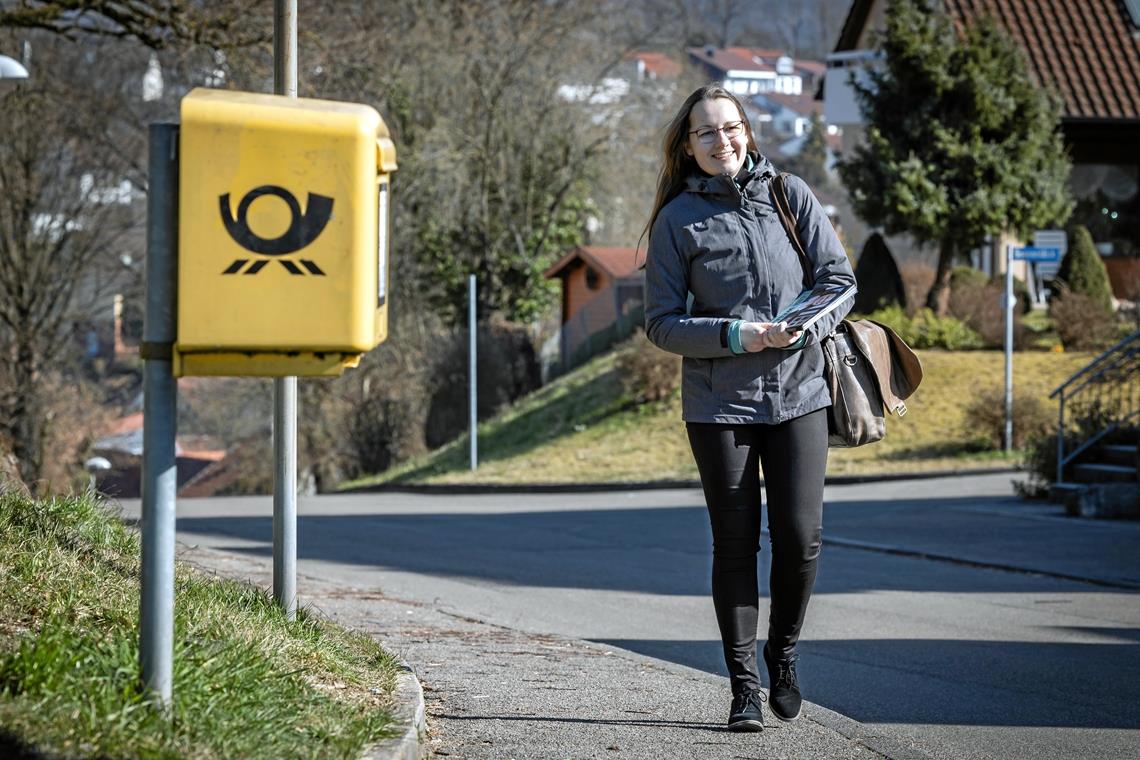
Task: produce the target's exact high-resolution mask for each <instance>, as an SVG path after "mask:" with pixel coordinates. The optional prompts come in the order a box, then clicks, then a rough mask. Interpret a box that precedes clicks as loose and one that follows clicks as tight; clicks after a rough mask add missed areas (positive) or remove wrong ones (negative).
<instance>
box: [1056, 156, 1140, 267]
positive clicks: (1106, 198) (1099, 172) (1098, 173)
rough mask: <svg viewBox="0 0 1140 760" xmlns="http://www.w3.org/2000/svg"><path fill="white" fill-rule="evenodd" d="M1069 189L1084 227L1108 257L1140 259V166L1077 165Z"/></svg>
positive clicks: (1073, 221)
mask: <svg viewBox="0 0 1140 760" xmlns="http://www.w3.org/2000/svg"><path fill="white" fill-rule="evenodd" d="M1069 189H1070V190H1071V191H1072V194H1073V199H1074V200H1075V201H1076V204H1077V205H1076V207H1075V208H1074V209H1073V216H1072V218H1071V219H1070V220H1069V224H1083V225H1084V226H1086V227H1088V229H1089V232H1090V233H1092V237H1093V240H1094V241H1095V242H1096V244H1097V248H1099V249H1100V250H1101V252H1102V253H1104V254H1106V255H1113V256H1140V192H1138V190H1140V166H1136V165H1131V166H1130V165H1127V164H1074V165H1073V172H1072V174H1070V175H1069Z"/></svg>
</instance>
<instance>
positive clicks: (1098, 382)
mask: <svg viewBox="0 0 1140 760" xmlns="http://www.w3.org/2000/svg"><path fill="white" fill-rule="evenodd" d="M1078 380H1082V382H1081V383H1079V384H1077V385H1076V386H1075V387H1072V388H1070V386H1073V384H1074V383H1076V382H1077V381H1078ZM1054 397H1059V398H1058V411H1057V414H1058V422H1057V482H1058V483H1063V482H1064V480H1065V465H1067V464H1069V463H1070V462H1072V461H1073V460H1074V459H1076V458H1077V457H1078V456H1080V455H1081V454H1083V453H1084V452H1085V451H1088V450H1089V449H1090V448H1092V447H1093V446H1094V445H1095V444H1096V443H1098V442H1099V441H1101V440H1103V439H1104V438H1105V437H1106V436H1108V435H1109V434H1111V433H1113V432H1115V431H1117V430H1119V429H1121V428H1122V427H1125V426H1126V425H1130V424H1133V421H1134V420H1140V330H1138V331H1136V332H1134V333H1132V334H1131V335H1129V336H1128V337H1127V338H1125V339H1124V340H1122V341H1120V342H1118V343H1117V344H1116V345H1114V346H1112V347H1111V348H1109V349H1108V350H1107V351H1104V352H1103V353H1101V354H1100V355H1099V356H1097V357H1096V358H1095V359H1093V360H1092V361H1091V362H1089V363H1088V364H1087V365H1085V366H1084V367H1083V368H1081V369H1080V370H1078V371H1077V372H1075V373H1073V375H1072V376H1071V377H1069V379H1068V380H1066V381H1065V382H1064V383H1062V384H1061V385H1060V386H1058V387H1057V389H1056V390H1054V391H1053V392H1052V393H1050V394H1049V398H1054ZM1066 402H1068V403H1066ZM1082 402H1083V405H1082ZM1073 407H1077V408H1078V409H1079V410H1080V411H1082V412H1083V415H1082V416H1080V417H1079V418H1078V423H1077V424H1081V423H1083V424H1086V425H1087V424H1089V423H1095V424H1094V427H1095V428H1096V429H1094V430H1085V431H1083V432H1084V433H1085V438H1084V440H1083V441H1075V442H1074V445H1073V448H1072V450H1071V451H1070V452H1069V453H1068V454H1067V455H1066V453H1065V415H1066V411H1067V410H1071V409H1072V408H1073Z"/></svg>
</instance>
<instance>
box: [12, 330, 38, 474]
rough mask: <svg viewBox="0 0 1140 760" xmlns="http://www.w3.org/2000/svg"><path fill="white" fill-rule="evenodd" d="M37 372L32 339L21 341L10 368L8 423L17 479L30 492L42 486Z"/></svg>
mask: <svg viewBox="0 0 1140 760" xmlns="http://www.w3.org/2000/svg"><path fill="white" fill-rule="evenodd" d="M38 374H39V373H38V372H37V368H36V352H35V349H34V348H33V347H32V344H31V341H26V340H20V341H19V344H18V345H17V347H16V363H15V366H14V367H13V368H12V375H13V379H14V381H15V382H14V385H15V389H14V395H15V405H14V408H13V410H12V422H11V423H10V424H11V427H10V430H11V434H12V454H13V456H15V457H16V461H17V463H18V467H19V471H20V478H21V479H22V480H23V481H24V483H25V484H26V485H27V487H28V488H29V489H30V490H31V492H32V493H33V494H35V493H39V491H40V489H41V487H42V483H41V482H40V479H41V477H42V475H43V452H44V446H43V437H44V415H43V409H42V404H41V403H40V395H39V391H38V389H37V387H36V382H37V380H38V377H37V375H38Z"/></svg>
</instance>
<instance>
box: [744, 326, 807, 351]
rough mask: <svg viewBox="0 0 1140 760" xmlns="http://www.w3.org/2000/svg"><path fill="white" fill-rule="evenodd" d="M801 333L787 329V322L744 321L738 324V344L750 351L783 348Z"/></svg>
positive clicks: (793, 341) (794, 340)
mask: <svg viewBox="0 0 1140 760" xmlns="http://www.w3.org/2000/svg"><path fill="white" fill-rule="evenodd" d="M802 334H803V331H802V330H789V329H788V323H787V322H776V323H772V322H745V323H744V324H742V325H741V326H740V345H742V346H743V347H744V350H745V351H750V352H754V351H763V350H764V349H765V348H785V347H787V346H790V345H792V344H793V343H795V342H796V341H797V340H799V339H800V336H801V335H802Z"/></svg>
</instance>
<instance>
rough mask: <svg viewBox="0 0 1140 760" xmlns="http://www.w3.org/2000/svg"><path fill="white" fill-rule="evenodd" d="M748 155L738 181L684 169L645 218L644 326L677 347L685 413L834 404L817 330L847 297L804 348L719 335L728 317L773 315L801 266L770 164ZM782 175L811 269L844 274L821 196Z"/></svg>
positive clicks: (721, 416) (737, 415)
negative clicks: (740, 346)
mask: <svg viewBox="0 0 1140 760" xmlns="http://www.w3.org/2000/svg"><path fill="white" fill-rule="evenodd" d="M750 158H751V162H750V163H751V168H746V169H743V170H742V171H741V172H740V174H738V175H737V177H736V179H735V181H734V180H733V178H732V177H729V176H728V175H726V174H725V175H720V176H716V177H710V176H707V175H703V174H701V175H695V176H692V177H690V178H689V180H688V183H687V185H686V187H685V189H684V190H683V191H682V192H681V194H680V195H678V196H677V197H676V198H674V199H673V200H671V201H669V203H667V204H666V205H665V206H664V208H662V209H661V212H660V213H659V214H658V216H657V220H656V221H655V222H654V224H653V229H652V230H650V237H649V255H648V260H647V262H646V267H645V332H646V335H647V337H648V338H649V340H651V341H652V342H653V343H655V344H656V345H658V346H660V347H661V348H663V349H665V350H666V351H671V352H673V353H676V354H681V355H682V356H683V357H684V361H683V363H682V381H681V398H682V404H681V406H682V417H683V418H684V420H685V421H686V422H718V423H778V422H783V421H785V420H790V419H793V418H795V417H799V416H801V415H804V414H807V413H808V412H812V411H815V410H817V409H822V408H823V407H826V406H830V405H831V395H830V393H829V392H828V389H827V383H826V382H825V381H824V377H823V351H822V350H821V349H820V345H819V341H820V338H822V337H823V336H826V335H827V334H828V333H829V332H831V330H832V329H834V327H835V326H836V325H837V324H838V323H839V321H840V320H841V319H842V318H843V317H844V316H845V315H846V314H847V312H848V311H850V309H851V303H852V301H851V299H848V300H847V302H846V303H844V304H843V305H841V306H840V307H839V308H837V309H836V310H834V311H832V312H831V313H830V314H828V315H826V316H825V317H823V318H822V319H820V320H819V321H818V322H816V323H815V324H814V325H812V326H811V327H810V328H808V333H809V334H808V337H807V342H806V344H805V345H804V346H803V347H802V348H799V349H765V350H763V351H759V352H755V353H746V354H743V355H740V356H737V355H735V354H733V353H732V350H731V349H730V348H729V347H728V346H727V345H726V344H724V343H722V335H723V332H722V326H723V325H724V324H725V323H726V322H731V321H732V320H736V319H743V320H747V321H750V322H771V321H772V318H773V317H774V316H775V315H776V314H778V313H779V312H780V311H781V310H782V309H784V308H785V307H786V306H788V305H789V304H790V303H791V302H792V300H794V299H795V297H796V296H797V295H799V293H800V291H802V290H803V266H802V265H801V264H800V259H799V256H798V254H797V253H796V251H795V248H793V247H792V242H791V240H789V239H788V235H787V233H786V232H785V231H784V228H783V226H782V225H781V224H780V218H779V216H778V215H777V213H776V207H775V205H774V204H773V202H772V199H771V195H770V191H771V180H772V179H773V178H774V177H775V176H776V170H775V169H774V168H773V166H772V164H771V163H770V162H769V161H768V159H766V158H763V157H762V156H759V155H756V154H752V155H751V156H750ZM785 187H786V188H787V191H788V198H789V201H790V202H791V205H792V210H793V212H794V213H795V217H796V220H797V226H798V231H799V236H800V240H802V241H803V245H804V248H805V250H806V251H807V254H808V258H809V259H810V260H811V263H812V266H813V270H814V271H813V272H812V276H813V279H814V281H815V282H817V283H818V282H832V283H842V284H844V285H850V284H853V283H854V282H855V275H854V273H853V272H852V271H851V264H850V263H849V262H848V260H847V254H846V252H845V251H844V250H843V245H842V244H841V243H840V242H839V238H838V237H837V236H836V234H835V230H834V229H833V228H832V226H831V222H830V221H829V220H828V218H827V215H826V214H825V213H824V212H823V208H822V207H821V206H820V205H819V201H817V200H816V198H815V196H814V195H813V194H812V192H811V190H810V189H809V188H808V186H807V184H806V183H805V182H804V181H803V180H801V179H800V178H799V177H795V176H788V179H787V182H786V183H785ZM690 294H691V295H692V302H691V305H689V296H690Z"/></svg>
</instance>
